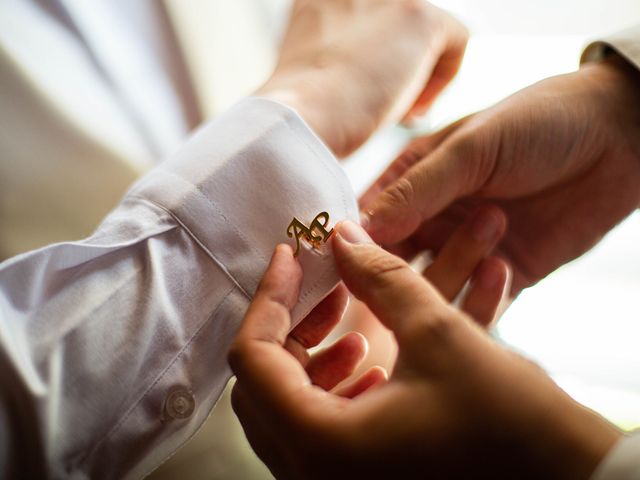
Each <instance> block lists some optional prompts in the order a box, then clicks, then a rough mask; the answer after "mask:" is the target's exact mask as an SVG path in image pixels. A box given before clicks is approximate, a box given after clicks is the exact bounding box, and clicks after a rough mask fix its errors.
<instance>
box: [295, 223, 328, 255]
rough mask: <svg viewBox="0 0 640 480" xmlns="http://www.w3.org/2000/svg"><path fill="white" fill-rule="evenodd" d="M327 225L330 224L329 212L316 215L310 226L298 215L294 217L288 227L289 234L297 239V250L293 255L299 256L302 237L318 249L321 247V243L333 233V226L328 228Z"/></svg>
mask: <svg viewBox="0 0 640 480" xmlns="http://www.w3.org/2000/svg"><path fill="white" fill-rule="evenodd" d="M327 225H329V214H328V213H327V212H320V213H319V214H318V215H316V216H315V218H314V219H313V220H312V222H311V224H310V225H309V227H307V226H306V225H305V224H304V223H302V222H301V221H300V220H298V219H297V218H296V217H293V220H291V223H290V224H289V226H288V227H287V236H288V237H289V238H295V239H296V251H295V252H294V253H293V256H294V257H297V256H298V253H300V239H304V240H306V241H307V242H308V243H309V244H310V245H311V246H312V247H313V248H316V249H318V248H320V244H321V243H326V242H327V240H328V239H329V237H330V236H331V234H332V233H333V228H332V229H331V230H327ZM315 232H319V233H315Z"/></svg>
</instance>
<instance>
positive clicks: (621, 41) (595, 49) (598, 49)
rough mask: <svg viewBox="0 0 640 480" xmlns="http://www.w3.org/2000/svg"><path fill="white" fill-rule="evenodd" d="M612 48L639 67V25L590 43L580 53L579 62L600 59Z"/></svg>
mask: <svg viewBox="0 0 640 480" xmlns="http://www.w3.org/2000/svg"><path fill="white" fill-rule="evenodd" d="M612 50H613V51H615V52H617V53H618V54H619V55H621V56H623V57H624V58H626V59H627V60H628V61H629V62H630V63H631V64H632V65H635V66H636V67H637V68H638V69H640V25H636V26H635V27H631V28H627V29H626V30H622V31H620V32H616V33H614V34H611V35H608V36H606V37H605V38H603V39H601V40H597V41H595V42H592V43H590V44H589V45H588V46H587V48H585V50H584V52H583V53H582V58H581V59H580V62H581V63H585V62H590V61H595V60H600V59H602V58H603V57H605V56H606V55H607V53H608V52H609V51H612Z"/></svg>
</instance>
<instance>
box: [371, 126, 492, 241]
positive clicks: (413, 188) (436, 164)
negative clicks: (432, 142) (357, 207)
mask: <svg viewBox="0 0 640 480" xmlns="http://www.w3.org/2000/svg"><path fill="white" fill-rule="evenodd" d="M465 127H466V125H465ZM474 130H475V129H474ZM474 130H472V129H470V128H463V129H461V130H458V131H456V132H454V133H453V134H451V136H450V137H449V138H447V139H446V140H445V141H444V142H443V143H441V144H440V145H439V146H438V147H437V148H436V149H435V150H434V151H433V152H432V153H431V154H428V155H427V156H426V157H424V158H422V159H420V160H419V161H418V162H417V163H416V164H415V165H413V166H412V167H411V168H410V169H408V170H407V171H406V172H405V174H404V175H403V176H402V177H400V178H399V179H397V180H396V181H395V182H394V183H392V184H391V185H389V186H388V187H387V188H386V189H385V190H384V191H383V192H382V193H381V194H380V195H379V196H378V197H377V199H376V200H375V201H374V202H373V203H372V204H371V206H370V208H369V209H368V211H367V213H366V214H365V217H364V220H363V222H364V224H365V225H366V228H367V231H368V232H369V234H370V235H371V237H372V238H373V239H375V241H376V242H379V243H382V244H384V245H392V244H395V243H398V242H400V241H402V240H404V239H406V238H407V237H408V236H409V235H411V234H412V233H413V232H414V231H415V230H416V229H417V228H418V227H419V226H420V225H421V224H422V223H423V222H424V221H425V220H428V219H430V218H432V217H433V216H435V215H436V214H437V213H439V212H441V211H442V210H444V209H445V208H446V207H447V206H448V205H449V204H451V203H452V202H454V201H455V200H457V199H458V198H460V197H462V196H465V195H468V194H470V193H473V192H475V191H477V190H479V189H480V188H481V187H482V185H483V184H484V182H485V181H486V179H487V178H488V177H489V173H490V165H488V162H485V161H483V154H482V151H483V148H482V143H481V140H479V139H478V137H479V136H478V135H476V134H475V133H472V132H473V131H474Z"/></svg>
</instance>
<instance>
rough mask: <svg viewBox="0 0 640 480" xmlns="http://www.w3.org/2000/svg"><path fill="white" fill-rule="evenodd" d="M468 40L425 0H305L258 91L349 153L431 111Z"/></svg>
mask: <svg viewBox="0 0 640 480" xmlns="http://www.w3.org/2000/svg"><path fill="white" fill-rule="evenodd" d="M398 32H402V34H401V35H398ZM467 39H468V33H467V31H466V29H465V28H464V27H463V26H462V24H461V23H459V22H458V21H457V20H455V19H454V18H453V17H451V16H450V15H448V14H447V13H446V12H444V11H443V10H441V9H439V8H437V7H434V6H433V5H431V4H429V3H428V2H425V1H423V0H323V1H322V2H318V1H317V0H297V1H296V2H295V3H294V5H293V9H292V13H291V19H290V22H289V27H288V30H287V32H286V34H285V36H284V39H283V42H282V45H281V50H280V58H279V61H278V64H277V66H276V69H275V71H274V73H273V75H272V77H271V78H270V79H269V80H268V81H267V83H266V84H265V85H263V86H262V87H261V88H260V89H259V90H258V92H257V93H256V94H257V95H262V96H267V97H270V98H273V99H276V100H280V101H282V102H284V103H286V104H287V105H290V106H292V107H294V108H295V109H296V110H297V111H298V113H300V115H301V116H302V117H303V118H304V119H305V120H306V121H307V123H309V125H310V126H311V127H312V128H313V130H314V131H315V132H316V133H317V134H318V136H319V137H320V138H321V139H322V140H323V141H324V142H325V143H326V144H327V146H329V148H330V149H331V150H333V152H334V153H335V154H336V155H337V156H344V155H347V154H349V153H350V152H352V151H353V150H355V149H356V148H358V147H359V146H360V145H361V144H362V143H363V142H364V141H365V140H367V139H368V138H369V137H370V136H371V134H372V133H373V132H374V131H375V130H376V129H378V128H380V127H381V126H383V125H385V124H389V123H393V122H397V121H398V120H400V119H401V118H402V117H403V116H405V115H414V114H418V113H421V112H424V111H425V110H426V109H427V108H428V107H429V105H430V104H431V103H432V102H433V100H434V99H435V97H436V96H437V95H438V93H440V91H441V90H442V89H443V88H444V87H445V86H446V85H447V84H448V83H449V81H450V80H451V79H452V78H453V76H454V75H455V73H456V72H457V70H458V67H459V66H460V62H461V61H462V56H463V54H464V50H465V47H466V44H467Z"/></svg>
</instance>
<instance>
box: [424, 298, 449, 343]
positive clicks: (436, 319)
mask: <svg viewBox="0 0 640 480" xmlns="http://www.w3.org/2000/svg"><path fill="white" fill-rule="evenodd" d="M453 308H454V307H451V306H446V307H444V308H438V309H435V310H433V311H431V312H429V314H428V315H423V316H422V322H421V325H420V333H421V335H420V336H421V337H422V339H423V340H424V341H426V342H428V343H430V344H434V345H443V344H444V343H445V342H446V341H447V340H448V339H449V338H450V336H451V332H452V328H453V326H454V325H455V318H454V314H455V311H454V310H453Z"/></svg>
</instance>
